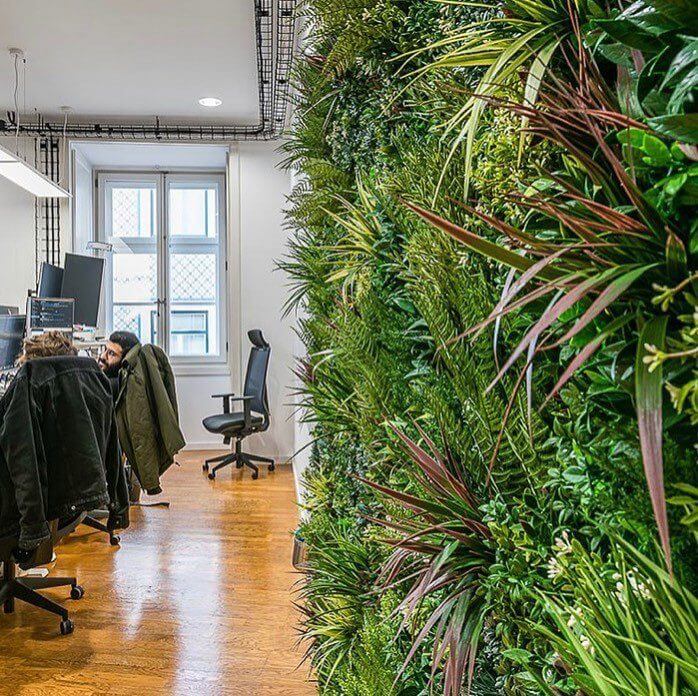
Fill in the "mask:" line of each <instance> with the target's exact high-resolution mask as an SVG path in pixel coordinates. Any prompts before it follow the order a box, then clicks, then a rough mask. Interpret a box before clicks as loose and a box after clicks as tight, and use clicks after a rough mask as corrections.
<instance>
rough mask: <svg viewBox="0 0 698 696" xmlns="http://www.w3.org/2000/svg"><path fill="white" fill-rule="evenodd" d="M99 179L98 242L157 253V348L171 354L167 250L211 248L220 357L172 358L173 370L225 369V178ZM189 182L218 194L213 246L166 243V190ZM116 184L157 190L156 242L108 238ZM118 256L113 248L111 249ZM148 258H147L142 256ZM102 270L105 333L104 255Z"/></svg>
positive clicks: (210, 174)
mask: <svg viewBox="0 0 698 696" xmlns="http://www.w3.org/2000/svg"><path fill="white" fill-rule="evenodd" d="M96 174H97V176H96V179H95V183H96V186H97V192H96V196H95V202H96V209H97V210H96V213H97V214H96V219H97V234H96V238H97V240H98V241H102V242H109V241H111V242H112V243H113V244H115V245H119V244H124V245H125V246H126V247H128V248H129V249H131V250H132V251H136V253H137V250H138V249H140V250H146V249H147V250H148V251H150V250H151V249H153V248H154V249H155V253H156V260H157V261H156V265H157V298H156V311H157V335H158V344H159V345H160V346H161V347H162V348H163V349H164V350H165V351H166V352H167V353H168V354H169V348H170V346H169V342H170V310H171V302H170V297H169V288H170V277H169V275H170V273H169V271H170V253H171V249H173V248H177V247H183V250H184V251H185V252H186V250H187V247H189V250H190V251H195V250H200V249H201V248H202V247H205V246H207V245H208V246H209V247H214V248H215V249H216V252H217V262H218V263H217V295H218V305H217V312H216V315H217V316H216V319H217V327H216V328H217V334H218V346H219V353H218V354H216V355H196V356H182V355H174V356H172V355H171V356H170V360H171V361H172V364H173V366H175V368H179V370H177V371H178V372H182V371H183V370H184V371H188V370H190V369H193V370H196V368H197V367H198V368H203V369H206V368H207V367H208V368H211V369H220V368H221V367H222V366H223V365H227V364H228V363H229V359H228V351H229V338H228V324H229V323H228V301H227V299H228V298H227V296H228V291H227V289H228V278H227V267H228V264H227V236H228V235H227V224H226V223H227V215H226V212H227V207H228V206H227V195H226V174H225V172H224V171H220V170H211V171H206V172H203V171H196V172H192V171H167V172H153V171H152V170H150V171H135V170H102V171H97V172H96ZM186 181H190V182H193V183H197V182H199V183H201V184H203V183H208V184H211V183H212V184H214V185H215V187H216V188H217V199H218V206H217V207H218V210H217V225H216V232H217V237H216V240H215V241H211V240H208V241H207V240H205V239H202V238H201V237H198V236H197V237H185V236H176V237H172V238H170V236H169V232H168V229H169V224H168V222H169V221H168V219H167V210H168V206H167V205H166V200H167V197H168V194H169V186H170V184H173V183H181V182H186ZM118 184H124V185H129V186H137V185H139V184H153V185H154V186H155V191H156V195H155V211H156V213H155V214H156V229H155V238H154V239H153V238H152V237H150V238H133V237H132V238H129V239H128V243H127V242H125V241H124V242H121V241H120V239H119V238H112V239H111V240H110V239H108V238H107V235H106V230H107V222H108V221H107V216H108V215H109V214H110V207H109V205H108V201H107V196H108V193H107V192H108V191H109V190H110V189H111V188H112V187H113V186H114V185H118ZM115 250H116V248H115ZM146 253H147V252H146ZM106 256H107V258H106V264H105V280H106V282H105V284H104V285H105V287H104V293H103V295H104V297H103V303H102V304H103V308H102V313H101V314H102V317H103V323H104V325H103V326H100V328H101V329H103V330H104V331H105V333H107V334H108V333H109V332H111V330H112V327H111V325H110V324H111V317H112V310H111V307H112V304H113V294H112V293H113V288H112V272H113V261H112V254H111V253H109V254H107V255H106Z"/></svg>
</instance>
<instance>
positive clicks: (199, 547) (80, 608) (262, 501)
mask: <svg viewBox="0 0 698 696" xmlns="http://www.w3.org/2000/svg"><path fill="white" fill-rule="evenodd" d="M205 455H206V456H212V453H211V452H207V453H205ZM203 459H204V453H185V454H184V455H182V456H181V457H180V460H181V462H182V466H181V467H176V466H174V467H172V468H171V469H170V470H169V471H168V472H167V474H165V477H164V482H163V487H164V489H165V494H164V496H161V497H165V498H166V499H168V500H170V501H171V503H172V506H171V508H170V509H169V510H167V509H163V508H132V511H131V512H132V526H131V528H129V529H128V530H126V531H124V532H123V534H122V535H121V536H122V545H121V547H120V548H118V547H112V546H110V545H109V543H108V541H107V539H106V535H104V534H101V533H99V532H94V531H92V530H90V529H88V528H86V527H80V528H78V530H77V532H76V533H75V534H74V535H71V536H70V537H68V538H67V539H66V540H65V541H64V542H63V543H62V544H60V545H59V546H58V547H57V548H56V553H57V555H58V560H57V562H56V564H55V567H54V568H53V569H52V570H51V574H52V575H66V574H67V575H72V574H76V575H77V577H78V580H79V582H80V583H81V584H82V585H83V586H84V588H85V597H84V599H82V600H80V601H77V602H75V601H71V600H69V599H65V597H66V596H67V593H66V591H65V588H63V589H60V588H57V589H55V590H47V591H46V595H47V596H50V597H51V598H53V599H55V600H56V601H59V602H61V603H65V605H66V606H68V608H69V609H70V611H71V617H72V619H73V620H74V621H75V633H74V634H73V635H71V636H65V637H63V636H60V635H57V634H58V630H57V629H58V622H57V621H56V620H55V617H53V616H50V615H49V614H46V613H44V612H41V611H39V610H37V609H34V608H33V607H28V606H26V605H22V604H18V606H17V611H16V613H15V614H13V615H9V616H6V615H4V614H0V655H2V670H1V671H2V673H3V679H2V686H1V687H0V693H2V694H5V693H6V694H18V695H22V696H24V695H27V696H34V695H36V696H41V695H43V694H47V695H48V694H51V695H52V696H56V695H57V694H58V695H66V696H68V695H69V696H75V695H78V696H82V695H83V694H94V695H95V696H96V695H97V694H99V695H100V696H103V695H104V694H129V695H131V694H137V695H138V696H151V695H155V694H157V695H158V696H165V695H169V694H173V695H174V694H176V695H178V696H179V695H185V694H195V695H196V696H228V695H230V696H256V695H259V696H261V695H263V694H270V695H271V694H274V695H275V696H306V695H308V696H309V695H310V694H314V693H315V689H314V688H313V686H312V684H310V683H309V682H308V681H307V676H308V674H307V670H306V669H305V668H301V669H296V667H297V666H298V663H299V662H300V659H301V657H302V650H301V649H299V648H297V647H296V646H295V643H296V633H295V629H294V626H295V623H296V621H297V615H296V612H295V610H294V608H293V606H292V604H291V600H292V595H291V586H292V585H293V583H294V582H295V581H296V580H297V579H298V575H297V574H295V573H294V572H293V569H292V567H291V547H292V540H291V537H290V535H289V532H291V531H292V530H293V529H294V527H295V526H296V523H297V510H296V505H295V494H294V485H293V474H292V472H291V468H290V466H281V467H279V468H278V469H277V470H276V471H275V472H274V473H272V474H267V473H266V471H262V472H261V473H260V478H259V480H258V481H252V479H251V478H250V476H249V472H245V473H244V474H243V473H241V472H239V471H237V470H235V469H233V471H232V473H231V472H230V471H229V470H228V471H226V472H224V473H222V474H221V475H220V476H219V477H218V479H216V481H215V482H211V481H209V480H208V479H207V478H206V477H205V476H204V475H203V474H202V472H201V463H202V461H203ZM145 500H147V498H145ZM3 689H5V691H3Z"/></svg>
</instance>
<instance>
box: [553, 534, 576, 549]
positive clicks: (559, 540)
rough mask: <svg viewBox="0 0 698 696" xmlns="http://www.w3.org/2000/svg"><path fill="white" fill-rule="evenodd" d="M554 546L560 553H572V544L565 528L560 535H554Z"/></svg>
mask: <svg viewBox="0 0 698 696" xmlns="http://www.w3.org/2000/svg"><path fill="white" fill-rule="evenodd" d="M555 548H556V549H557V550H558V551H559V552H560V553H562V554H567V553H572V544H571V543H570V537H569V534H568V533H567V531H566V530H565V531H564V532H562V536H559V537H556V539H555Z"/></svg>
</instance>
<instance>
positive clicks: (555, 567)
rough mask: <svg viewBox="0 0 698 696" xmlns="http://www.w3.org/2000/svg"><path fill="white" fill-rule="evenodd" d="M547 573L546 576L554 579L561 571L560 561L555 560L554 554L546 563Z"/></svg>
mask: <svg viewBox="0 0 698 696" xmlns="http://www.w3.org/2000/svg"><path fill="white" fill-rule="evenodd" d="M547 568H548V571H547V574H548V577H549V578H550V579H551V580H554V579H555V578H556V577H557V576H558V575H560V573H562V567H561V566H560V562H559V561H558V560H557V558H556V557H555V556H552V557H551V558H550V559H549V560H548V563H547Z"/></svg>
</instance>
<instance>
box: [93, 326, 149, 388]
mask: <svg viewBox="0 0 698 696" xmlns="http://www.w3.org/2000/svg"><path fill="white" fill-rule="evenodd" d="M140 343H141V342H140V341H139V340H138V336H136V334H135V333H131V332H130V331H114V333H113V334H112V335H111V336H109V340H108V341H107V342H106V344H105V346H104V350H103V351H102V354H101V355H100V356H99V360H98V361H97V362H99V366H100V367H101V368H102V372H104V374H105V375H106V376H107V377H109V379H118V377H119V370H120V369H121V363H122V361H123V359H124V358H125V357H126V355H127V354H128V352H129V351H130V350H131V348H134V347H135V346H138V345H140Z"/></svg>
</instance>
